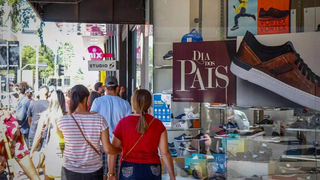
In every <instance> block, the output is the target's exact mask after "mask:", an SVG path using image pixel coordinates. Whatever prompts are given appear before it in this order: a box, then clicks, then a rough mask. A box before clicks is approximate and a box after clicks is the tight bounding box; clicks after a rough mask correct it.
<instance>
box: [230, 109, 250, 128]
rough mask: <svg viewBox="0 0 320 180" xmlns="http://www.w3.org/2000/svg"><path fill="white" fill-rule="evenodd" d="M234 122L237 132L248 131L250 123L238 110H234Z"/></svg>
mask: <svg viewBox="0 0 320 180" xmlns="http://www.w3.org/2000/svg"><path fill="white" fill-rule="evenodd" d="M234 122H235V123H236V124H237V127H238V129H239V130H249V129H250V123H249V120H248V118H247V116H246V114H245V113H244V112H242V111H239V110H234Z"/></svg>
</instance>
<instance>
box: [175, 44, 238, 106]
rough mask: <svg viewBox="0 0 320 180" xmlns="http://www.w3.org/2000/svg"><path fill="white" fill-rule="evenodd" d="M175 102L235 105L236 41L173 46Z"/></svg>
mask: <svg viewBox="0 0 320 180" xmlns="http://www.w3.org/2000/svg"><path fill="white" fill-rule="evenodd" d="M173 52H174V56H173V101H175V102H209V103H235V100H236V81H235V79H236V78H235V76H234V75H233V74H232V73H231V71H230V64H231V57H233V56H234V54H235V52H236V41H212V42H194V43H174V44H173Z"/></svg>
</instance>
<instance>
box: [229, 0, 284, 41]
mask: <svg viewBox="0 0 320 180" xmlns="http://www.w3.org/2000/svg"><path fill="white" fill-rule="evenodd" d="M227 4H228V5H227V10H228V12H227V14H228V18H227V21H228V23H227V24H228V26H227V37H228V38H235V37H237V36H244V35H245V33H246V32H247V31H250V32H251V33H252V34H254V35H256V34H258V35H263V34H280V33H290V0H281V1H280V0H241V1H239V0H228V1H227Z"/></svg>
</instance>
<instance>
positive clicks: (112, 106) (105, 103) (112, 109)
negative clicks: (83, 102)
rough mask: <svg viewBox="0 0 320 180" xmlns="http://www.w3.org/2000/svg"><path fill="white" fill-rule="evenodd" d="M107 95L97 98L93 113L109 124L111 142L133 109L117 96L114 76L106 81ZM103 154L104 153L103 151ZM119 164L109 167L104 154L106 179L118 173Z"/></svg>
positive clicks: (116, 84)
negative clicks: (116, 129) (121, 122)
mask: <svg viewBox="0 0 320 180" xmlns="http://www.w3.org/2000/svg"><path fill="white" fill-rule="evenodd" d="M104 85H105V88H106V95H105V96H102V97H100V98H96V99H95V100H94V102H93V104H92V107H91V110H90V111H91V112H92V113H98V114H101V115H102V116H103V117H104V119H105V120H106V121H107V123H108V124H109V134H110V141H111V140H112V137H113V134H112V132H113V130H114V128H115V127H116V126H117V124H118V122H119V121H120V119H122V118H124V117H126V116H128V115H130V114H132V109H131V107H130V105H129V102H128V101H125V100H123V99H122V98H120V97H119V96H117V88H118V80H117V78H116V77H114V76H108V77H107V78H106V79H105V83H104ZM102 152H103V151H102ZM112 158H115V159H116V158H117V162H119V160H120V156H117V157H115V156H113V157H112ZM118 169H119V166H118V163H116V164H115V166H113V167H110V166H109V167H108V155H107V154H105V153H103V173H104V179H105V180H106V179H107V176H108V171H109V172H118Z"/></svg>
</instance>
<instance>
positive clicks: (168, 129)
mask: <svg viewBox="0 0 320 180" xmlns="http://www.w3.org/2000/svg"><path fill="white" fill-rule="evenodd" d="M201 130H202V128H189V129H173V128H167V131H201Z"/></svg>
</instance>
